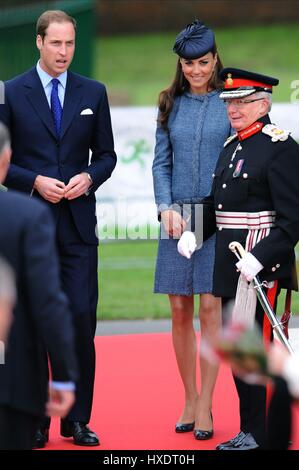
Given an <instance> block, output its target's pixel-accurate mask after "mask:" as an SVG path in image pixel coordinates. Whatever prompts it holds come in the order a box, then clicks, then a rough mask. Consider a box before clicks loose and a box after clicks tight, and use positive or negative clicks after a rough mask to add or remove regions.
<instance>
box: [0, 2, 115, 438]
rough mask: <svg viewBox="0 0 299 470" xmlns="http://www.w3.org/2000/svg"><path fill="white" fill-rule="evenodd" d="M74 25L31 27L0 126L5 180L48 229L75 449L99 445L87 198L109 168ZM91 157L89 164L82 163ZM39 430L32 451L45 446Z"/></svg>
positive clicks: (67, 424) (108, 137) (90, 200)
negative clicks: (62, 307) (70, 353)
mask: <svg viewBox="0 0 299 470" xmlns="http://www.w3.org/2000/svg"><path fill="white" fill-rule="evenodd" d="M75 36H76V22H75V20H74V19H73V18H72V17H70V16H68V15H67V14H66V13H64V12H62V11H56V10H55V11H46V12H44V13H43V14H42V15H41V16H40V18H39V19H38V21H37V38H36V45H37V48H38V49H39V51H40V60H39V61H38V63H37V65H36V66H35V67H34V68H33V69H31V70H29V71H28V72H26V73H24V74H23V75H20V76H18V77H16V78H14V79H12V80H10V81H8V82H6V83H5V104H4V105H0V120H2V121H4V123H6V125H7V126H8V127H9V129H10V132H11V137H12V160H11V166H10V168H9V172H8V175H7V178H6V181H5V185H6V186H7V187H8V188H14V189H18V190H20V191H23V192H24V193H26V194H28V196H30V195H33V196H36V197H38V198H40V199H42V200H43V201H45V202H46V203H47V204H48V205H49V206H50V207H51V209H52V212H53V216H54V219H55V222H56V237H57V247H58V253H59V258H60V268H61V279H62V287H63V289H64V291H65V292H66V294H67V296H68V299H69V302H70V307H71V312H72V316H73V323H74V327H75V336H76V338H75V339H76V352H77V356H78V359H79V376H80V379H79V381H78V383H77V384H76V385H77V389H76V390H77V400H76V403H75V406H74V407H73V409H72V410H71V412H70V413H69V415H68V416H67V419H65V420H63V421H62V422H61V435H62V436H64V437H73V438H74V443H75V444H77V445H86V446H94V445H98V444H99V439H98V437H97V435H96V433H94V432H92V431H91V430H90V429H89V428H88V427H87V424H88V423H89V420H90V415H91V408H92V399H93V385H94V371H95V350H94V334H95V328H96V306H97V298H98V278H97V244H98V239H97V236H96V206H95V195H94V193H95V191H96V190H97V189H98V187H99V186H100V185H101V184H102V183H104V181H106V180H107V179H108V178H109V177H110V175H111V173H112V171H113V169H114V167H115V164H116V155H115V152H114V144H113V135H112V129H111V120H110V111H109V105H108V100H107V94H106V90H105V87H104V85H103V84H101V83H99V82H96V81H94V80H91V79H88V78H85V77H83V76H80V75H77V74H75V73H72V72H70V71H68V68H69V66H70V64H71V61H72V58H73V55H74V51H75ZM90 151H91V157H90ZM48 427H49V423H48V422H45V423H43V425H42V427H41V429H40V430H39V433H38V435H37V439H36V442H35V446H36V447H43V446H44V445H45V442H46V441H47V439H48Z"/></svg>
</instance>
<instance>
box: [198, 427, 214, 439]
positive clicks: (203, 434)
mask: <svg viewBox="0 0 299 470" xmlns="http://www.w3.org/2000/svg"><path fill="white" fill-rule="evenodd" d="M213 436H214V431H213V429H212V430H211V431H203V430H202V429H194V437H195V439H197V440H198V441H206V440H208V439H212V437H213Z"/></svg>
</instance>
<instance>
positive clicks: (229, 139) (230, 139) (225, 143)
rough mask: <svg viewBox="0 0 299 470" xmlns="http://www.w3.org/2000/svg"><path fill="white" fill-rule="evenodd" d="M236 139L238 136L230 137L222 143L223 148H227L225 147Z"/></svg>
mask: <svg viewBox="0 0 299 470" xmlns="http://www.w3.org/2000/svg"><path fill="white" fill-rule="evenodd" d="M236 137H238V134H233V135H230V136H229V137H228V138H227V139H226V141H225V142H224V144H223V147H227V145H228V144H230V143H231V142H232V141H233V140H235V139H236Z"/></svg>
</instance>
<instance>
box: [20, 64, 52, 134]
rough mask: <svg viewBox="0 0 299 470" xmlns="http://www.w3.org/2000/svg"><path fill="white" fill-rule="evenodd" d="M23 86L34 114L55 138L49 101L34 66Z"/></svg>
mask: <svg viewBox="0 0 299 470" xmlns="http://www.w3.org/2000/svg"><path fill="white" fill-rule="evenodd" d="M24 86H25V87H26V89H27V91H26V95H27V98H28V99H29V101H30V103H31V105H32V106H33V108H34V109H35V112H36V114H38V116H39V117H40V119H41V120H42V122H43V123H44V124H45V126H46V127H47V128H48V129H49V131H50V132H51V134H53V136H54V137H55V138H56V131H55V126H54V121H53V117H52V113H51V109H50V107H49V103H48V100H47V97H46V94H45V91H44V89H43V86H42V83H41V81H40V79H39V76H38V73H37V71H36V68H35V67H34V68H33V69H32V70H30V72H29V73H28V75H27V76H26V79H25V82H24Z"/></svg>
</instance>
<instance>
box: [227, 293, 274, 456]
mask: <svg viewBox="0 0 299 470" xmlns="http://www.w3.org/2000/svg"><path fill="white" fill-rule="evenodd" d="M265 292H266V293H267V289H265ZM277 297H278V290H277V289H276V292H275V294H274V298H273V299H272V302H273V304H272V306H273V309H274V310H275V308H276V302H277ZM231 301H232V299H228V298H225V299H223V300H222V308H223V316H224V318H225V319H226V320H227V318H228V313H227V308H231ZM272 302H271V303H272ZM228 306H229V307H228ZM255 319H256V323H257V325H258V326H259V328H260V329H261V332H262V336H263V341H264V344H265V346H266V347H267V344H269V342H270V341H272V339H273V333H272V328H271V325H270V322H269V320H268V318H267V317H266V315H265V314H264V310H263V308H262V306H261V304H260V303H259V301H258V300H257V306H256V313H255ZM233 378H234V381H235V385H236V388H237V392H238V396H239V412H240V429H241V430H242V431H243V432H250V433H251V434H252V435H253V437H254V439H255V440H256V442H257V443H258V444H259V446H260V447H262V448H264V447H265V446H266V417H267V405H268V403H267V399H268V397H269V390H268V386H267V387H265V386H264V385H253V384H248V383H246V382H244V381H243V380H242V379H240V378H239V377H237V376H236V375H233Z"/></svg>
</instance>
